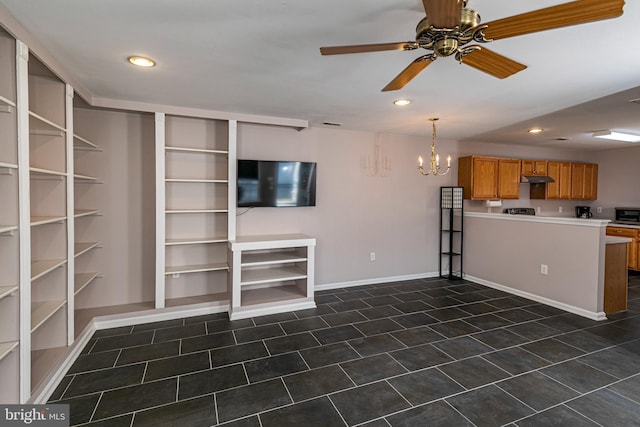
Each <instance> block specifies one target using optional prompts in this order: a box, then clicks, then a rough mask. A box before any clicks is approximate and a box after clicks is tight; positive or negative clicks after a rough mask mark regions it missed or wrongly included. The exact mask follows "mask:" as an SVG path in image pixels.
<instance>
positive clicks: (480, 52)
mask: <svg viewBox="0 0 640 427" xmlns="http://www.w3.org/2000/svg"><path fill="white" fill-rule="evenodd" d="M476 47H479V48H480V49H476V50H473V51H471V53H468V54H467V55H465V56H463V57H462V58H461V61H460V62H462V63H463V64H466V65H469V66H470V67H473V68H475V69H477V70H480V71H484V72H485V73H487V74H491V75H492V76H494V77H497V78H499V79H504V78H506V77H509V76H511V75H513V74H515V73H517V72H520V71H522V70H524V69H525V68H527V66H526V65H523V64H520V63H519V62H516V61H514V60H512V59H509V58H507V57H506V56H502V55H500V54H499V53H495V52H493V51H491V50H489V49H487V48H486V47H484V46H482V47H480V46H476Z"/></svg>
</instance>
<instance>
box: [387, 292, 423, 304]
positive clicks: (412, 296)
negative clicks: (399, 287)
mask: <svg viewBox="0 0 640 427" xmlns="http://www.w3.org/2000/svg"><path fill="white" fill-rule="evenodd" d="M393 297H394V298H396V299H397V300H399V301H396V302H395V303H392V304H397V303H398V302H409V301H423V300H426V299H432V298H431V297H430V296H428V295H425V294H423V293H422V292H419V291H416V292H405V293H401V294H395V295H394V296H393Z"/></svg>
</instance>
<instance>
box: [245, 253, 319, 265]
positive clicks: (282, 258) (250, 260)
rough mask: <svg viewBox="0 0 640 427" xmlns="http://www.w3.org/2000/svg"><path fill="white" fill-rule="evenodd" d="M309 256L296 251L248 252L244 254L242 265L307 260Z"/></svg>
mask: <svg viewBox="0 0 640 427" xmlns="http://www.w3.org/2000/svg"><path fill="white" fill-rule="evenodd" d="M306 260H307V257H305V256H300V255H298V254H296V253H293V252H291V253H286V252H261V253H246V252H244V253H243V254H242V262H241V264H240V265H241V266H243V267H248V266H256V265H273V264H285V263H292V262H305V261H306Z"/></svg>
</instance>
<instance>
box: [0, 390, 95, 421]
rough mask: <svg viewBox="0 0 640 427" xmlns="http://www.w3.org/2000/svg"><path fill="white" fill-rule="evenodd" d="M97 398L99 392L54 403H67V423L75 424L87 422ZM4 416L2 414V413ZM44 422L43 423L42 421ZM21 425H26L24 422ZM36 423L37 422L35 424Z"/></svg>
mask: <svg viewBox="0 0 640 427" xmlns="http://www.w3.org/2000/svg"><path fill="white" fill-rule="evenodd" d="M98 400H100V393H95V394H90V395H87V396H82V397H76V398H73V399H65V400H61V401H59V402H56V404H62V405H69V417H70V420H69V424H70V425H72V426H73V425H76V424H82V423H86V422H89V421H90V420H91V417H92V416H93V412H94V411H95V410H96V405H97V404H98ZM2 415H3V416H4V414H2ZM3 421H7V423H8V425H11V424H15V425H20V424H23V423H17V422H16V423H13V422H12V421H8V420H6V419H4V417H3ZM42 424H44V423H42ZM23 425H28V424H26V423H24V424H23ZM35 425H37V424H35Z"/></svg>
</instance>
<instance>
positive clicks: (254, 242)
mask: <svg viewBox="0 0 640 427" xmlns="http://www.w3.org/2000/svg"><path fill="white" fill-rule="evenodd" d="M315 245H316V239H315V238H313V237H310V236H306V235H303V234H284V235H265V236H242V237H238V238H237V239H235V240H232V241H230V242H229V250H230V256H231V260H232V261H231V262H232V267H231V285H230V287H231V302H230V307H229V317H230V318H231V320H236V319H244V318H247V317H253V316H262V315H266V314H276V313H281V312H284V311H293V310H302V309H306V308H314V307H315V306H316V305H315V302H314V299H313V286H314V253H315Z"/></svg>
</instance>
